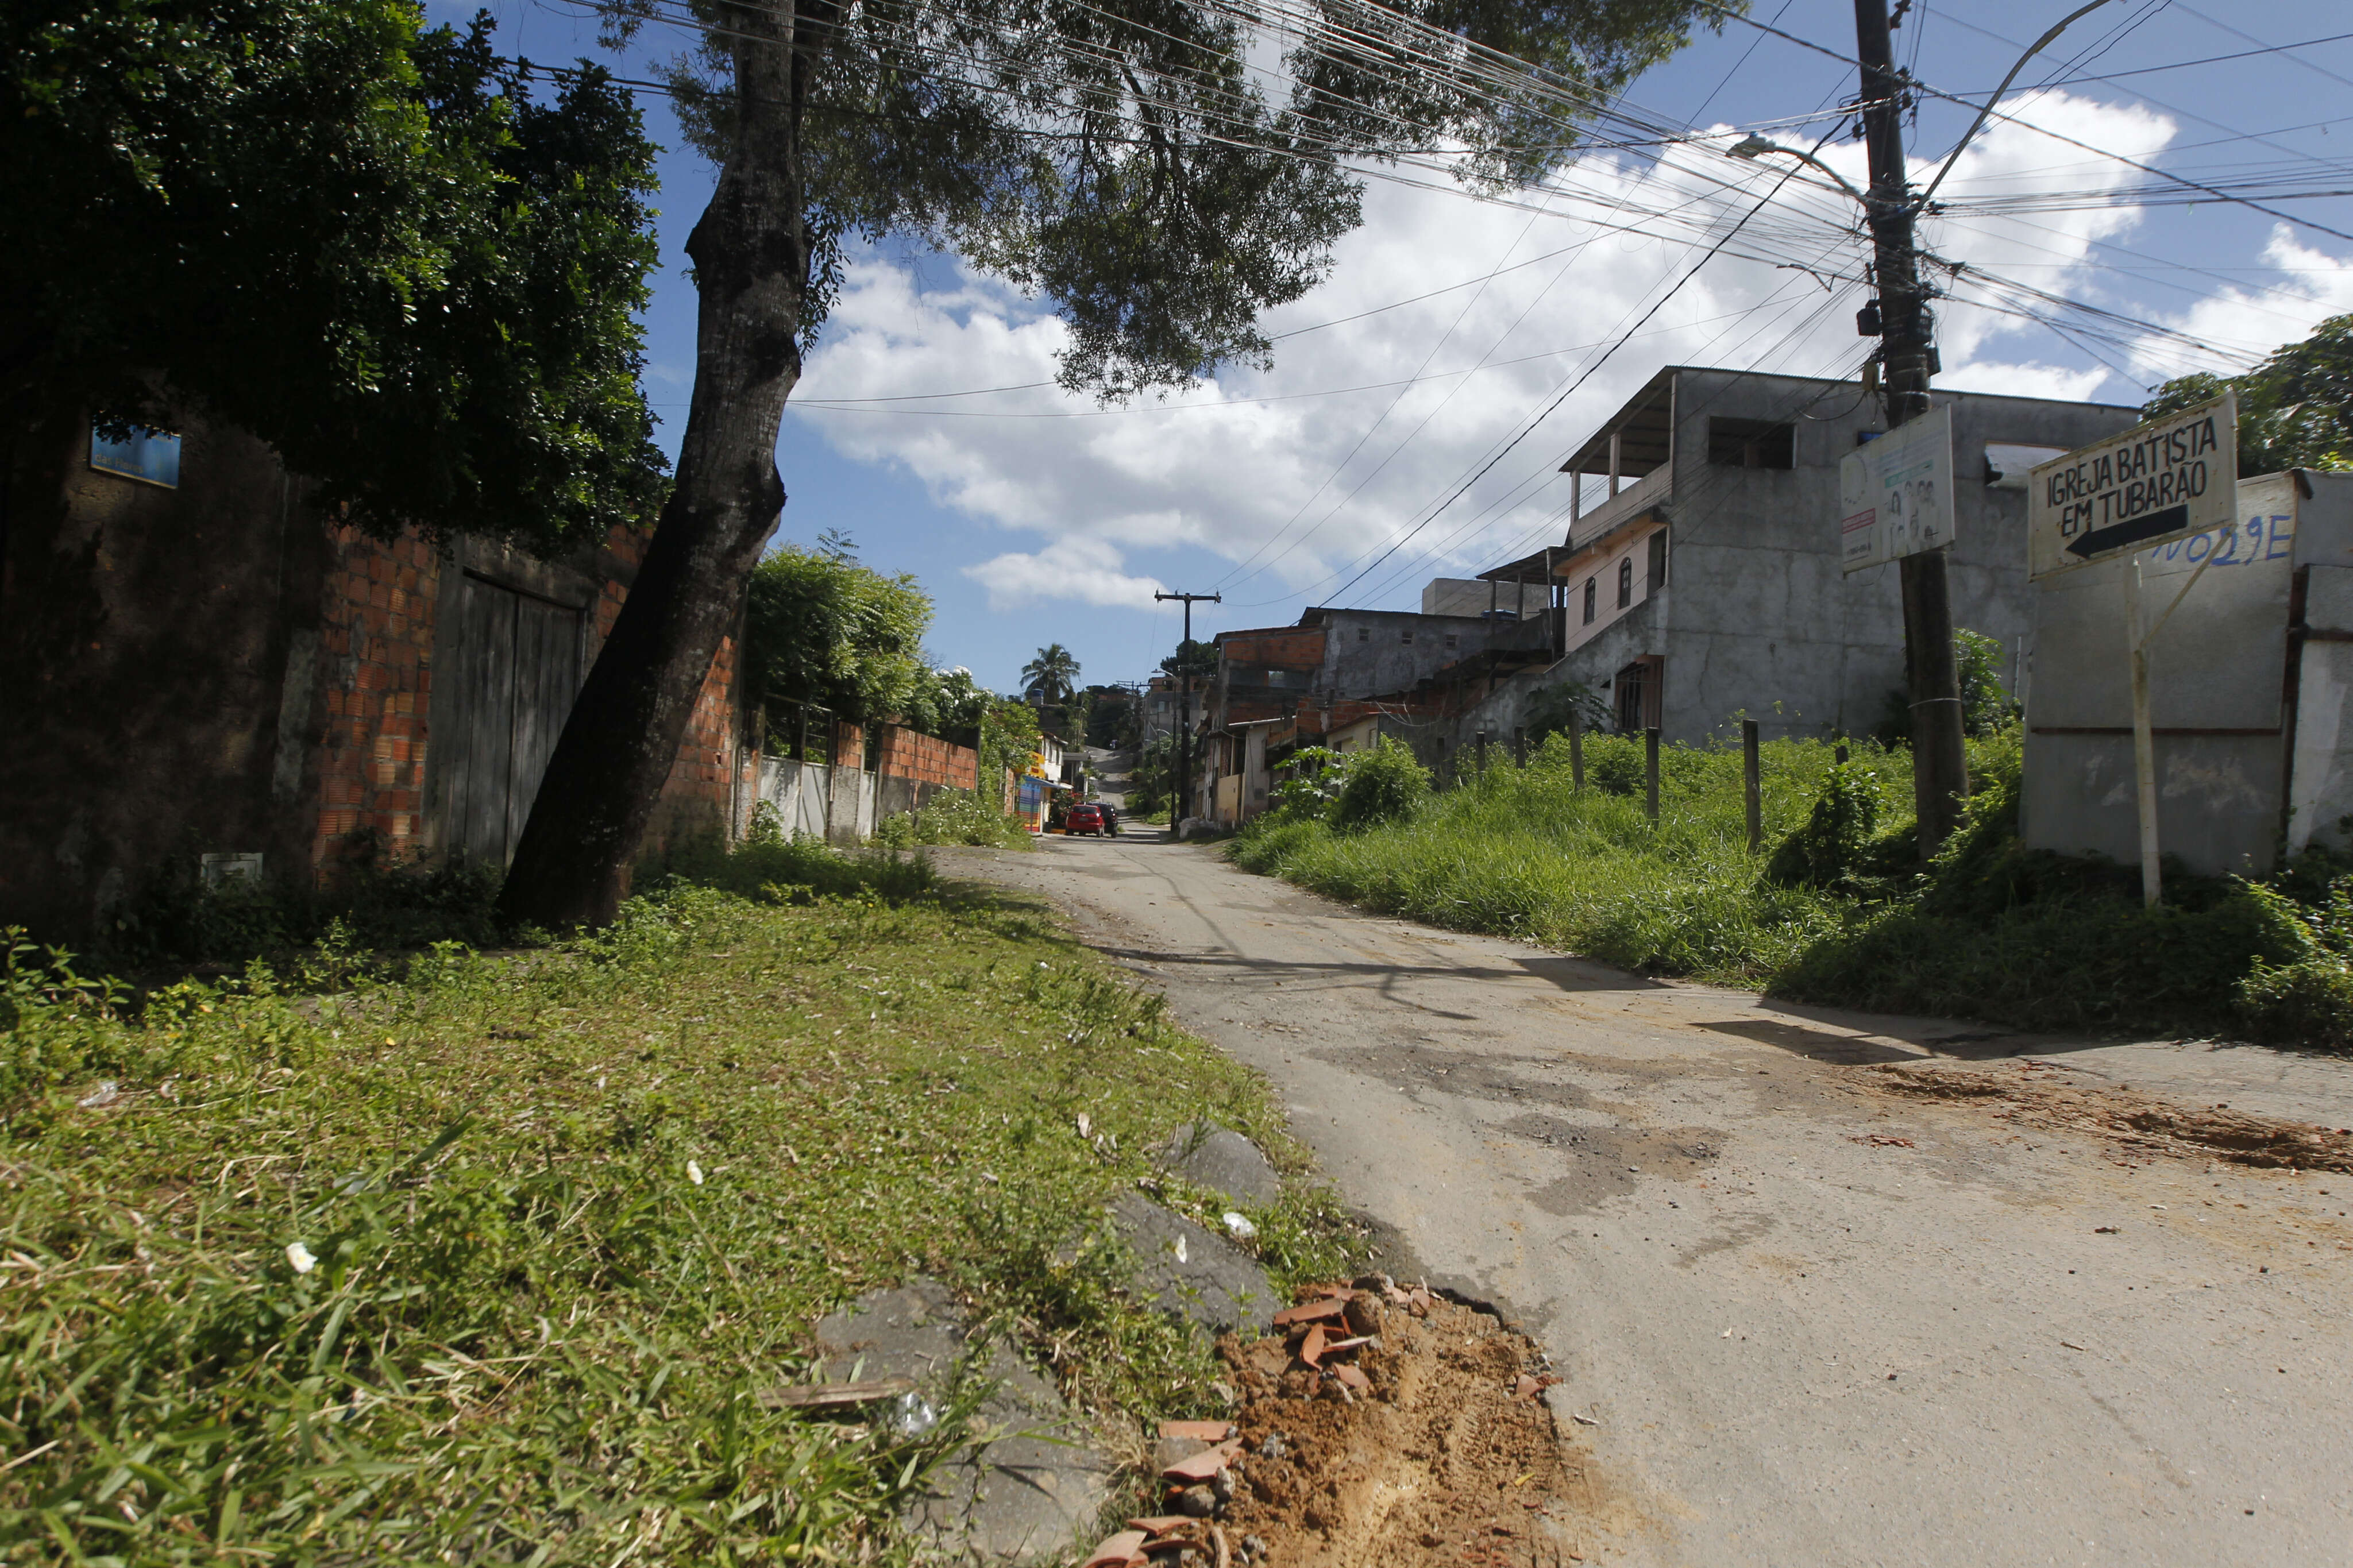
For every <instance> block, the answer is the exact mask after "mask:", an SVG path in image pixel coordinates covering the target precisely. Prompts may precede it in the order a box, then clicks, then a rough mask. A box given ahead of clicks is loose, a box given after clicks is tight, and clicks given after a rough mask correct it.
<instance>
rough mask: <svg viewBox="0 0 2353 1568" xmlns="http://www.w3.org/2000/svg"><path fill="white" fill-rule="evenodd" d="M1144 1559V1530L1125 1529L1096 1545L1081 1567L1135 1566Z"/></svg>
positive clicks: (1112, 1567) (1120, 1567)
mask: <svg viewBox="0 0 2353 1568" xmlns="http://www.w3.org/2000/svg"><path fill="white" fill-rule="evenodd" d="M1144 1560H1145V1557H1144V1531H1140V1530H1123V1531H1120V1532H1119V1533H1118V1534H1117V1535H1114V1536H1112V1537H1111V1538H1110V1539H1108V1540H1106V1541H1105V1542H1103V1544H1102V1545H1100V1546H1098V1547H1096V1548H1095V1549H1094V1552H1092V1554H1091V1555H1090V1556H1089V1557H1088V1558H1087V1560H1086V1561H1085V1562H1084V1563H1081V1564H1080V1568H1135V1564H1137V1563H1142V1562H1143V1561H1144Z"/></svg>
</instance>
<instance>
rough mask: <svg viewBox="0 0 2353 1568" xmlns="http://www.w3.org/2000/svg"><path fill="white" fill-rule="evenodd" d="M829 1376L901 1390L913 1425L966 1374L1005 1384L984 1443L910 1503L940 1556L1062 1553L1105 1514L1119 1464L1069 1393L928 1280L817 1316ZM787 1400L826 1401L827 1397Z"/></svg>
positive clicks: (981, 1417) (981, 1428)
mask: <svg viewBox="0 0 2353 1568" xmlns="http://www.w3.org/2000/svg"><path fill="white" fill-rule="evenodd" d="M817 1338H818V1345H819V1347H820V1349H821V1350H822V1351H823V1352H824V1355H825V1364H824V1367H823V1375H825V1376H828V1377H833V1378H836V1379H842V1380H852V1379H854V1380H856V1381H855V1382H843V1383H841V1384H837V1385H835V1386H839V1387H842V1388H849V1387H860V1386H871V1387H873V1388H876V1389H878V1390H885V1391H891V1392H893V1393H895V1397H894V1398H892V1400H891V1401H890V1402H889V1403H886V1404H884V1405H880V1406H878V1410H879V1411H880V1413H881V1417H882V1418H883V1419H888V1420H891V1421H893V1422H896V1423H898V1424H899V1425H900V1426H902V1428H903V1429H905V1430H907V1431H909V1432H911V1433H913V1432H920V1431H922V1430H923V1429H924V1428H925V1427H926V1426H928V1425H929V1424H930V1423H932V1422H934V1421H936V1420H937V1419H938V1413H939V1411H940V1410H942V1409H944V1408H945V1407H946V1405H948V1404H949V1402H950V1401H952V1400H953V1399H954V1397H955V1390H956V1388H957V1386H958V1384H959V1382H960V1380H961V1379H964V1378H967V1377H974V1378H982V1379H986V1380H987V1382H989V1383H991V1384H994V1385H995V1389H994V1392H992V1393H991V1394H989V1395H988V1397H987V1399H985V1400H983V1401H982V1402H981V1405H980V1407H979V1409H978V1411H977V1412H976V1415H975V1417H974V1429H975V1435H976V1440H975V1441H974V1442H972V1443H970V1444H968V1445H966V1446H965V1447H963V1448H961V1449H959V1450H958V1451H957V1452H955V1454H953V1455H951V1456H950V1457H949V1458H946V1459H945V1460H944V1461H943V1462H942V1463H941V1464H940V1465H939V1466H938V1468H935V1469H934V1470H933V1472H932V1474H931V1477H930V1479H929V1482H928V1483H927V1485H926V1487H925V1489H924V1490H923V1494H922V1495H921V1496H920V1497H919V1498H918V1499H917V1500H916V1501H915V1503H914V1504H913V1507H912V1508H911V1509H910V1510H908V1514H907V1518H906V1521H905V1523H906V1525H907V1528H908V1530H909V1531H910V1532H911V1533H912V1534H913V1535H914V1536H915V1537H916V1539H917V1540H918V1541H920V1542H923V1545H924V1546H925V1547H926V1548H927V1549H928V1551H929V1552H932V1553H933V1554H934V1556H935V1557H944V1558H946V1559H947V1560H949V1561H960V1562H970V1563H1025V1562H1034V1561H1061V1560H1062V1557H1063V1553H1064V1552H1066V1551H1067V1549H1068V1548H1069V1546H1070V1543H1071V1540H1072V1538H1073V1537H1075V1536H1076V1535H1077V1534H1078V1533H1079V1531H1081V1530H1082V1529H1084V1528H1086V1527H1088V1526H1091V1525H1092V1524H1093V1523H1094V1521H1096V1520H1097V1519H1098V1518H1100V1517H1101V1516H1102V1513H1103V1509H1104V1508H1105V1507H1106V1506H1108V1504H1109V1501H1110V1498H1111V1495H1112V1468H1111V1466H1110V1465H1109V1464H1108V1463H1107V1462H1106V1461H1105V1460H1104V1459H1103V1458H1102V1457H1101V1456H1100V1455H1098V1454H1097V1453H1096V1452H1095V1451H1094V1450H1093V1449H1092V1447H1090V1446H1089V1445H1088V1443H1087V1441H1086V1438H1085V1435H1084V1434H1083V1432H1082V1430H1081V1429H1080V1428H1079V1426H1078V1425H1077V1424H1076V1422H1074V1421H1073V1419H1072V1418H1071V1413H1070V1411H1069V1410H1068V1409H1067V1408H1066V1407H1065V1406H1064V1405H1063V1403H1062V1398H1061V1395H1060V1394H1058V1393H1056V1392H1055V1391H1054V1389H1053V1387H1052V1386H1051V1385H1050V1384H1048V1383H1047V1382H1046V1381H1045V1380H1044V1379H1043V1378H1040V1377H1039V1375H1038V1374H1037V1373H1033V1372H1031V1371H1030V1370H1029V1368H1028V1367H1027V1366H1024V1365H1023V1364H1022V1363H1021V1361H1020V1358H1019V1357H1018V1356H1016V1355H1015V1354H1014V1353H1013V1352H1012V1349H1011V1348H1010V1347H1009V1346H1008V1345H1007V1344H1006V1343H1005V1342H1002V1341H1000V1340H994V1339H982V1338H976V1337H975V1336H974V1335H973V1334H972V1332H971V1331H970V1330H969V1329H968V1328H967V1327H966V1325H965V1321H964V1317H963V1313H962V1310H961V1309H960V1308H959V1306H958V1305H957V1302H956V1300H955V1297H954V1296H953V1295H952V1294H951V1293H950V1292H949V1290H948V1289H947V1287H945V1286H944V1285H942V1284H941V1283H940V1282H939V1281H938V1280H935V1279H924V1278H922V1277H920V1276H919V1277H917V1278H915V1279H910V1280H909V1281H908V1282H907V1283H906V1284H905V1285H903V1286H901V1287H900V1288H898V1289H890V1290H870V1291H868V1292H867V1293H866V1294H865V1295H863V1296H860V1297H859V1298H858V1300H855V1301H853V1302H852V1303H850V1305H849V1306H848V1307H847V1308H845V1309H843V1310H840V1311H839V1312H835V1313H833V1314H831V1315H830V1316H828V1317H827V1318H826V1319H824V1320H823V1321H820V1322H819V1323H818V1331H817ZM781 1393H782V1396H783V1400H784V1402H789V1403H794V1404H819V1405H822V1404H824V1403H828V1399H827V1398H826V1397H825V1396H823V1395H818V1396H814V1397H811V1396H801V1397H795V1396H793V1395H792V1394H791V1391H781Z"/></svg>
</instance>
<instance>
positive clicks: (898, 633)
mask: <svg viewBox="0 0 2353 1568" xmlns="http://www.w3.org/2000/svg"><path fill="white" fill-rule="evenodd" d="M856 548H857V546H856V543H855V542H854V541H852V540H850V539H848V538H846V537H844V536H842V535H839V534H835V533H828V534H827V535H826V536H825V537H824V538H822V539H821V540H819V541H818V543H817V544H816V546H814V547H813V548H807V549H804V548H803V547H801V546H799V545H796V544H787V545H785V546H783V547H781V548H780V549H778V550H776V552H773V553H771V554H770V555H769V556H768V557H767V558H766V559H765V560H763V561H762V562H761V563H760V564H759V565H758V566H757V567H756V568H754V571H753V573H752V584H751V588H750V593H749V597H748V598H747V600H746V602H745V609H744V643H745V656H746V657H745V659H744V671H745V675H746V678H747V679H748V680H749V681H750V683H751V685H752V689H753V690H754V694H755V695H754V700H756V701H758V702H760V703H762V704H763V705H764V706H765V709H766V710H767V715H768V726H769V734H770V736H771V742H770V745H771V747H772V749H774V750H776V751H777V752H790V751H791V749H792V748H793V747H794V746H795V745H797V742H798V736H799V722H800V717H801V716H800V714H799V713H798V711H797V705H799V704H803V703H807V704H812V705H814V706H816V707H818V708H822V709H824V710H827V711H828V712H829V713H832V714H834V715H837V716H839V717H840V718H842V719H846V720H849V721H852V722H854V723H864V722H867V721H873V720H886V719H887V720H892V721H897V722H899V723H902V724H905V725H907V726H909V727H910V728H912V729H915V730H920V731H923V733H925V734H927V735H939V736H943V737H944V738H947V739H950V740H955V741H958V742H962V743H964V744H971V743H972V741H973V737H974V733H975V731H977V730H978V729H979V728H980V726H981V724H982V723H983V721H984V720H985V718H986V716H987V712H988V710H989V709H990V707H991V705H992V704H993V703H994V702H995V701H996V700H995V699H994V698H992V697H991V696H990V694H989V693H988V692H987V691H986V690H984V689H982V688H981V687H980V685H979V684H978V683H977V682H976V681H975V680H974V679H973V678H972V671H970V670H968V669H964V668H934V666H933V665H932V663H931V659H930V656H929V655H928V654H926V653H925V652H924V649H923V634H924V633H925V632H926V631H928V630H930V629H931V625H932V599H931V595H928V594H926V593H924V592H923V586H922V584H919V583H918V582H916V580H915V577H914V574H913V573H909V572H902V573H900V574H897V575H896V576H885V575H884V574H881V573H880V572H877V571H875V570H873V569H872V568H871V567H867V566H861V565H860V564H859V562H858V557H857V555H856V553H855V552H856Z"/></svg>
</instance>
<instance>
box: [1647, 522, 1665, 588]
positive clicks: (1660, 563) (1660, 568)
mask: <svg viewBox="0 0 2353 1568" xmlns="http://www.w3.org/2000/svg"><path fill="white" fill-rule="evenodd" d="M1650 566H1651V576H1650V582H1649V584H1648V585H1647V586H1646V587H1645V588H1644V589H1643V590H1642V591H1643V593H1644V594H1645V595H1651V594H1655V593H1657V592H1658V591H1659V590H1660V589H1662V588H1663V587H1665V586H1666V585H1667V531H1666V530H1665V529H1663V528H1662V529H1661V530H1660V531H1658V532H1656V533H1654V534H1652V535H1651V561H1650Z"/></svg>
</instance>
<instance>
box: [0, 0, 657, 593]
mask: <svg viewBox="0 0 2353 1568" xmlns="http://www.w3.org/2000/svg"><path fill="white" fill-rule="evenodd" d="M421 18H422V7H421V6H419V5H413V4H409V3H407V0H9V4H8V5H5V6H0V210H5V212H6V213H7V214H8V216H9V238H8V243H7V244H6V245H5V246H0V537H4V536H5V529H6V510H7V508H8V507H10V506H11V505H16V506H22V505H26V504H34V503H30V502H28V501H27V500H26V497H28V496H32V495H37V494H42V493H45V492H44V489H43V488H42V487H37V486H36V485H34V484H33V483H31V482H29V479H27V477H26V476H24V475H22V474H20V473H19V472H18V466H19V464H20V463H22V462H25V461H28V460H32V459H33V458H34V457H35V455H36V454H37V453H38V452H41V451H46V450H50V449H54V447H56V446H58V445H61V443H58V442H55V441H52V440H50V439H49V438H48V437H47V435H38V436H36V435H35V434H34V433H37V432H43V431H45V430H49V429H53V427H54V426H55V425H56V424H57V423H58V421H61V420H66V421H69V420H74V419H78V418H79V417H81V416H83V415H84V414H85V413H87V414H90V415H91V416H94V417H95V418H96V419H97V421H98V423H99V424H100V426H102V427H108V426H111V427H120V426H126V425H148V426H164V427H169V426H170V425H171V424H172V422H173V421H174V419H175V418H176V417H177V416H182V415H188V414H201V415H204V416H209V417H213V418H216V419H218V420H220V421H222V422H225V423H227V424H231V425H235V426H240V427H242V428H244V429H245V430H247V431H248V432H250V433H252V434H253V435H255V436H257V437H259V438H261V439H262V440H263V441H265V442H267V443H269V445H270V446H271V447H274V448H275V449H276V450H277V452H278V453H279V455H280V457H281V458H283V459H284V460H285V462H286V464H287V465H288V467H289V468H291V469H293V470H294V471H295V472H296V473H298V474H301V475H302V476H304V477H305V479H308V480H309V481H311V484H312V486H313V489H312V500H314V502H316V503H317V504H319V505H321V506H322V507H326V508H337V509H345V511H346V515H347V516H348V517H349V518H350V519H351V521H353V522H354V523H356V524H358V525H360V526H361V527H363V528H365V529H367V530H369V531H373V532H375V533H378V534H381V535H390V534H393V533H396V532H397V531H400V530H402V529H404V528H409V527H414V528H417V529H421V530H423V531H427V532H431V533H449V532H459V531H463V532H468V533H475V534H485V535H491V536H495V537H501V538H505V539H509V540H512V541H514V542H517V543H520V544H522V545H524V546H526V547H528V548H530V549H532V550H534V551H536V552H541V553H553V552H556V551H559V550H563V549H565V548H569V547H572V546H575V545H580V544H586V543H595V542H601V541H602V540H603V539H604V538H605V537H606V536H607V532H608V531H610V530H611V529H612V528H613V527H614V526H616V525H617V524H629V525H634V524H638V523H639V522H642V521H647V520H649V518H650V516H651V514H652V513H653V512H654V510H656V508H657V507H658V505H659V500H660V498H661V494H662V489H663V486H662V462H661V458H660V456H659V453H658V452H656V450H655V449H654V447H653V446H652V445H651V442H650V440H649V436H650V432H651V428H652V424H651V420H650V418H649V415H648V413H647V411H646V405H645V402H644V399H643V396H642V395H641V393H640V391H639V389H638V367H639V336H638V326H637V323H636V321H635V319H634V312H635V311H636V310H638V307H640V306H641V305H643V304H644V303H645V300H646V299H647V289H646V281H645V279H646V273H647V269H648V268H649V267H650V266H651V265H652V263H653V261H654V258H655V253H654V247H653V242H652V238H651V236H650V233H649V222H650V215H649V210H648V209H647V207H646V205H645V197H646V195H647V193H649V191H650V190H651V189H652V188H653V175H652V160H653V151H654V150H653V148H652V146H651V145H650V144H649V142H647V141H646V139H645V137H644V134H643V132H642V131H641V129H640V127H639V123H638V114H637V110H636V108H635V106H634V104H633V103H632V102H631V100H630V99H629V98H628V94H627V93H626V92H624V91H623V90H622V89H619V88H617V87H616V86H615V85H614V84H613V83H612V82H611V81H610V80H609V79H607V76H606V75H605V73H604V72H603V71H602V70H601V69H598V68H594V67H588V68H583V69H581V70H579V71H576V72H574V73H570V74H569V75H567V77H566V79H565V82H564V84H563V86H562V87H561V89H560V90H558V91H557V92H556V93H555V94H554V96H553V98H552V99H548V98H542V97H539V96H535V95H534V94H533V91H532V90H531V89H530V85H529V83H528V82H527V79H526V75H525V72H524V71H523V69H522V68H520V67H517V66H515V65H512V64H511V63H508V62H503V61H501V60H500V59H499V58H497V57H496V56H495V55H494V54H493V52H492V50H491V24H490V22H489V20H488V18H487V16H484V17H480V18H478V19H477V20H476V21H475V22H474V23H473V25H472V26H470V28H468V29H467V30H465V31H463V32H459V31H457V30H454V29H451V28H448V27H443V28H439V29H438V30H433V31H427V30H425V29H424V28H423V26H422V25H421ZM20 481H22V482H20ZM12 497H13V498H15V499H14V500H11V499H10V498H12Z"/></svg>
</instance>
